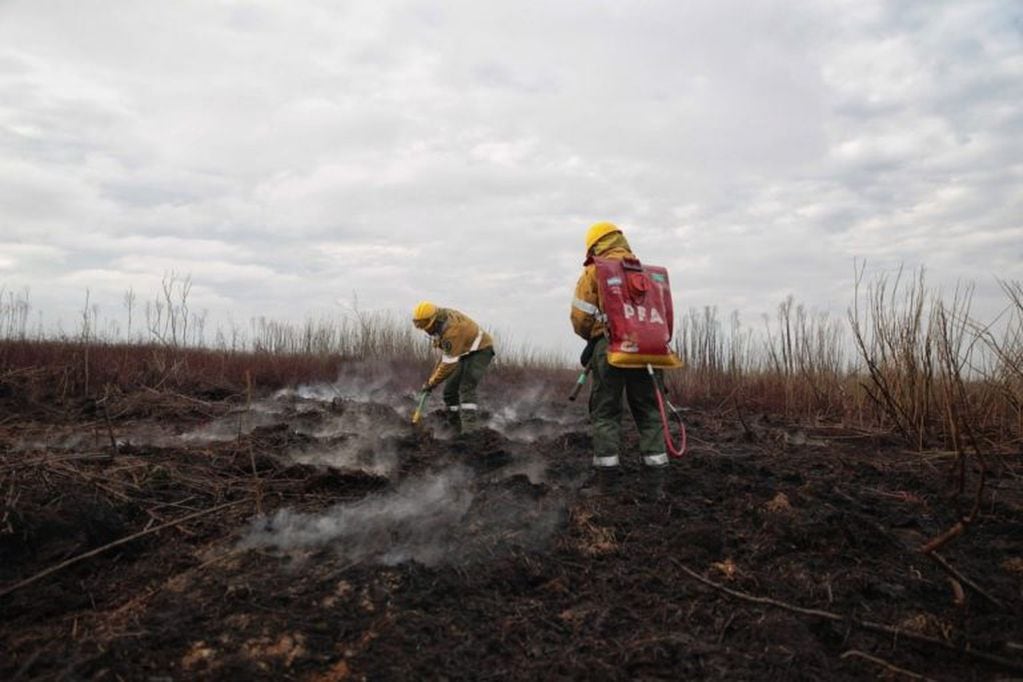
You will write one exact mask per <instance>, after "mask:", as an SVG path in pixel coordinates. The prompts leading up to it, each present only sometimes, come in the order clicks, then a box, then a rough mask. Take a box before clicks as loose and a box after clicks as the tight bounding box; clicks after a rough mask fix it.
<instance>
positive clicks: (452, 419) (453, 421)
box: [444, 405, 462, 435]
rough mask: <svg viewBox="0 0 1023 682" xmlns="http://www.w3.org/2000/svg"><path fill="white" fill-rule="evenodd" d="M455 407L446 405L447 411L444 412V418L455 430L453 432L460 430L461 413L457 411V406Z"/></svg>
mask: <svg viewBox="0 0 1023 682" xmlns="http://www.w3.org/2000/svg"><path fill="white" fill-rule="evenodd" d="M454 408H455V409H451V406H448V407H447V411H446V412H445V413H444V419H445V421H447V423H448V424H449V425H450V426H451V428H452V429H454V430H455V434H456V435H457V434H459V433H461V432H462V415H461V413H460V412H459V411H458V406H457V405H455V406H454Z"/></svg>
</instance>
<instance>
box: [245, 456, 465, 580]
mask: <svg viewBox="0 0 1023 682" xmlns="http://www.w3.org/2000/svg"><path fill="white" fill-rule="evenodd" d="M472 500H473V493H472V491H471V489H470V485H469V476H468V473H467V471H466V470H465V469H463V468H461V467H455V468H451V469H447V470H445V471H442V472H440V473H438V474H436V475H433V476H429V477H426V478H419V479H412V480H409V481H407V482H405V483H404V484H402V485H401V486H399V487H398V488H397V489H396V490H394V491H393V492H391V493H387V494H381V495H374V496H370V497H368V498H366V499H364V500H362V501H360V502H358V503H355V504H350V505H349V504H343V505H338V506H335V507H333V508H331V509H329V510H327V511H326V512H325V513H324V514H302V513H297V512H293V511H291V510H290V509H281V510H279V511H278V512H276V513H275V514H274V515H273V516H271V517H261V518H257V519H256V520H255V521H254V522H253V525H252V528H251V529H250V531H249V533H248V535H247V537H246V538H245V539H244V540H242V543H241V546H242V547H245V548H253V547H274V548H277V549H280V550H283V551H290V550H295V549H308V548H316V547H324V546H328V545H329V546H331V547H333V548H334V549H335V550H336V551H337V553H338V554H340V555H341V556H343V557H344V558H345V559H347V560H349V561H363V560H368V559H371V560H373V561H374V562H377V563H382V564H386V565H393V564H397V563H401V562H403V561H408V560H416V561H419V562H421V563H424V564H430V565H432V564H437V563H440V562H441V560H442V558H443V557H444V555H445V554H446V553H447V552H448V551H449V548H450V547H451V546H452V545H453V544H455V541H456V538H454V537H453V534H455V533H456V531H457V528H458V527H459V522H460V521H461V519H462V518H463V517H464V516H465V513H466V511H468V509H469V506H470V505H471V504H472Z"/></svg>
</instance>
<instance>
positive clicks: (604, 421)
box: [572, 223, 681, 471]
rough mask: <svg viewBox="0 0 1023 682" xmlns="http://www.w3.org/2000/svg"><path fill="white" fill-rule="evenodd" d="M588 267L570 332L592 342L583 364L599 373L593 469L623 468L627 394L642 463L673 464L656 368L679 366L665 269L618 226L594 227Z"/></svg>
mask: <svg viewBox="0 0 1023 682" xmlns="http://www.w3.org/2000/svg"><path fill="white" fill-rule="evenodd" d="M583 265H584V269H583V273H582V275H581V276H580V277H579V282H578V283H577V284H576V287H575V298H574V299H573V301H572V327H573V328H574V329H575V333H576V334H578V335H579V336H581V337H582V338H583V339H585V340H586V350H584V351H583V354H582V357H581V358H580V361H581V362H582V364H583V365H584V366H587V367H589V369H590V371H591V373H592V376H593V388H592V389H591V391H590V406H589V407H590V423H591V426H592V433H593V466H594V467H595V468H596V469H598V470H605V471H611V470H615V469H616V468H617V467H618V465H619V450H620V449H621V421H622V393H623V392H624V393H625V397H626V399H627V400H628V403H629V410H630V411H631V412H632V417H633V419H635V421H636V428H637V429H638V431H639V449H640V454H641V455H642V457H643V463H644V464H645V465H646V466H648V467H655V468H657V467H664V466H667V464H668V453H667V452H666V443H665V434H664V432H663V431H662V422H661V413H660V410H659V409H658V394H657V388H656V386H655V384H654V381H655V379H656V378H659V377H655V372H654V368H655V367H679V366H681V362H680V361H679V360H678V358H677V357H675V355H674V354H673V353H671V351H670V349H669V346H668V344H669V342H670V340H671V333H672V325H673V322H674V320H673V317H674V313H673V310H672V305H671V289H670V284H669V283H668V276H667V272H666V271H665V270H664V268H659V267H648V266H644V265H642V264H640V262H639V260H638V259H637V258H636V256H635V255H633V253H632V250H631V249H630V248H629V243H628V242H627V241H626V240H625V235H624V234H622V231H621V230H619V229H618V227H616V226H615V225H613V224H612V223H596V224H595V225H593V226H592V227H590V229H589V231H588V232H587V233H586V261H585V263H584V264H583Z"/></svg>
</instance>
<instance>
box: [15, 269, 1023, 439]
mask: <svg viewBox="0 0 1023 682" xmlns="http://www.w3.org/2000/svg"><path fill="white" fill-rule="evenodd" d="M1001 284H1002V288H1003V290H1004V292H1005V294H1006V297H1007V306H1006V310H1005V312H1004V313H1003V315H1002V316H1001V317H1000V318H999V319H998V320H995V321H978V320H976V319H974V318H973V316H972V311H971V303H972V288H970V287H969V286H964V287H960V288H958V289H956V290H955V291H953V292H952V294H951V296H945V297H942V296H941V295H940V294H939V293H938V292H935V291H933V290H930V289H929V288H928V287H927V285H926V282H925V277H924V273H923V271H918V272H914V273H905V272H902V271H899V272H897V273H895V274H894V275H893V276H885V275H882V276H879V277H877V278H876V279H875V280H873V281H871V282H864V281H863V270H862V269H861V270H860V271H859V272H858V276H857V278H856V287H855V290H854V292H853V302H852V305H851V306H850V310H849V318H848V320H847V321H842V320H838V319H834V318H831V317H829V316H828V315H826V314H823V313H817V312H813V311H809V310H807V309H806V308H805V307H804V306H802V305H799V304H797V303H796V301H795V300H794V299H793V298H792V297H789V298H787V299H786V300H784V301H782V302H781V303H780V304H779V306H778V308H777V311H776V313H775V314H774V315H773V316H765V317H764V319H763V326H762V327H760V328H750V327H746V326H743V325H742V324H741V323H740V320H739V317H738V316H737V315H734V314H733V315H732V316H731V317H730V318H729V319H728V320H727V321H722V320H721V319H719V317H718V313H717V310H716V309H715V308H704V309H702V310H693V309H691V310H689V311H687V312H685V313H684V314H682V315H681V316H680V317H679V319H678V322H677V326H676V335H675V337H676V338H675V347H676V351H677V352H678V354H679V355H680V356H681V357H682V358H683V360H684V361H685V363H686V369H685V370H683V371H679V372H671V373H669V374H668V377H667V382H668V386H669V389H670V390H671V392H672V394H673V396H674V402H676V403H677V404H680V405H690V406H699V407H706V408H711V409H724V410H735V411H739V412H740V413H741V412H771V413H776V414H783V415H786V416H788V417H791V418H797V419H803V420H809V421H814V420H823V421H829V422H840V423H843V424H846V425H849V426H856V427H863V428H870V429H874V430H879V431H890V432H892V433H894V434H898V435H899V436H900V437H901V438H903V440H904V441H905V442H906V443H907V444H908V445H910V446H911V447H914V448H916V449H921V450H924V449H930V448H939V449H945V450H950V451H953V452H956V453H959V454H960V455H961V454H962V453H965V452H966V451H970V452H973V453H977V452H980V451H986V450H991V449H992V448H994V447H996V446H998V447H1003V446H1007V447H1016V448H1018V446H1019V444H1020V442H1021V439H1023V284H1021V283H1019V282H1011V281H1010V282H1001ZM189 289H190V282H189V280H188V279H187V278H180V277H178V276H175V275H170V276H168V277H167V278H165V282H164V287H163V291H162V292H161V293H160V295H159V296H157V297H156V298H155V299H154V300H152V301H150V302H149V303H147V304H146V305H145V306H144V308H143V306H138V305H137V304H136V303H135V297H134V294H133V293H131V292H129V293H128V294H126V296H125V307H126V309H127V310H128V311H129V313H133V311H135V309H136V308H138V309H140V310H142V309H144V310H145V315H144V316H143V315H139V314H138V313H134V317H135V318H142V317H144V320H139V319H136V321H135V322H132V321H129V324H128V334H127V336H124V335H123V334H121V333H120V330H119V329H117V327H116V325H113V324H111V323H109V322H107V323H104V322H103V321H101V320H100V319H99V316H98V312H97V309H96V307H95V306H92V305H91V304H90V302H89V297H88V294H87V295H86V299H85V305H84V306H83V310H82V315H81V320H80V323H79V329H78V330H77V332H76V333H74V334H73V335H66V334H49V335H47V334H44V333H43V332H42V331H40V330H36V331H32V330H30V329H29V327H28V321H29V320H30V319H31V306H30V305H29V302H28V294H27V292H25V293H16V292H12V291H7V290H3V289H0V395H2V393H3V392H4V391H6V392H8V393H10V392H11V391H18V392H19V393H22V394H25V395H26V396H28V397H33V396H34V397H36V398H37V399H42V398H43V397H46V398H49V399H55V400H57V401H63V400H68V399H82V398H89V397H93V398H95V397H101V396H102V395H104V394H105V393H106V392H108V391H110V390H111V389H118V390H125V391H126V390H133V389H137V388H140V387H148V388H155V389H158V390H170V391H178V392H182V393H196V394H218V393H225V392H227V393H241V392H243V391H244V390H246V387H247V386H249V385H252V386H255V387H256V388H257V389H261V390H271V389H275V388H280V387H283V386H288V385H294V384H298V383H303V382H316V381H324V382H332V381H335V380H337V379H338V377H339V376H343V374H344V371H343V370H344V368H345V366H346V365H349V364H351V363H353V362H360V363H363V364H366V363H367V362H368V363H371V364H372V363H379V364H380V370H381V371H386V372H390V373H392V374H396V375H400V376H402V377H410V380H411V381H413V382H414V381H415V379H414V377H419V376H420V375H425V373H426V372H427V371H428V370H429V366H430V364H431V363H432V362H433V361H434V358H433V351H432V349H431V348H430V346H429V342H428V340H427V338H426V337H425V336H424V335H423V334H421V333H419V332H417V331H416V330H414V329H413V328H412V327H411V326H410V325H408V324H407V323H406V321H405V320H403V319H397V318H396V317H395V316H393V315H391V314H389V313H380V312H372V313H366V312H361V311H359V310H358V309H353V310H352V311H351V312H350V313H349V314H347V315H343V316H340V317H337V318H329V319H328V318H324V319H319V320H308V321H306V322H305V323H301V324H293V323H284V322H277V321H273V320H268V319H266V318H258V319H255V320H252V321H251V324H250V326H249V331H248V332H244V333H243V331H242V330H241V329H239V328H237V327H234V326H233V327H232V328H231V329H230V330H228V331H227V332H225V331H223V330H222V329H219V328H218V329H217V330H216V331H215V332H214V333H213V334H212V335H211V334H209V333H208V331H207V329H206V326H207V325H206V320H205V316H197V315H195V314H194V313H193V312H192V311H190V310H189V308H188V303H187V296H188V291H189ZM131 319H132V317H131V315H129V320H131ZM100 330H102V331H100ZM211 336H212V340H208V339H209V338H210V337H211ZM496 336H498V339H497V340H498V344H499V347H500V352H499V354H498V357H497V360H496V361H495V366H494V379H493V380H494V381H495V382H500V383H501V385H505V384H511V385H516V384H526V383H536V382H539V383H542V384H544V385H548V386H552V387H555V389H554V390H557V388H556V387H559V386H564V389H565V390H564V393H565V395H566V396H567V395H568V391H569V390H571V387H572V383H573V381H574V378H575V375H576V370H574V369H573V368H572V367H571V365H570V363H567V362H566V361H565V360H564V358H562V357H560V356H558V355H557V354H552V353H548V352H544V351H542V350H539V349H537V348H535V347H533V346H530V345H528V344H525V343H519V344H518V345H516V344H515V342H514V340H512V339H510V338H502V337H501V335H500V334H497V335H496ZM509 346H510V347H509ZM974 456H977V455H976V454H975V455H974Z"/></svg>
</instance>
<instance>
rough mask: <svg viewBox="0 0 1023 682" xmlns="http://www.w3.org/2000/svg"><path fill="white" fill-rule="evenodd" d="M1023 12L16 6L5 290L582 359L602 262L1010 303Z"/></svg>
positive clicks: (837, 294) (2, 191)
mask: <svg viewBox="0 0 1023 682" xmlns="http://www.w3.org/2000/svg"><path fill="white" fill-rule="evenodd" d="M1021 48H1023V2H1018V1H1017V0H1002V1H987V2H985V1H980V0H978V1H976V2H971V1H962V2H940V1H933V0H928V1H920V2H897V1H883V2H881V1H877V2H874V1H870V0H849V1H846V0H840V1H839V0H836V1H827V2H825V1H823V0H821V1H811V0H784V1H778V2H768V1H764V2H749V1H748V0H747V1H742V2H739V1H735V2H732V1H727V0H712V1H711V0H708V1H692V0H687V1H686V2H680V1H678V0H664V1H655V0H651V1H642V0H632V1H626V0H621V1H620V2H607V1H605V2H600V1H595V0H574V1H569V0H565V1H553V0H542V1H535V2H534V1H529V0H516V2H487V1H483V0H460V1H449V2H426V1H413V0H409V1H392V0H364V1H360V2H344V1H336V0H320V1H316V0H287V1H285V0H275V1H271V0H262V1H257V2H228V1H222V2H214V1H212V0H195V1H187V0H175V1H173V2H138V1H131V2H128V1H123V2H122V1H119V0H96V1H90V0H66V1H57V0H0V287H4V288H6V290H7V291H11V290H23V289H25V288H28V289H29V291H30V299H31V302H32V306H33V309H34V310H36V311H42V313H43V314H44V316H45V317H46V319H47V320H49V321H51V322H52V321H53V320H56V319H65V320H68V321H70V322H69V323H68V324H66V325H65V326H66V327H73V326H74V319H75V316H76V314H78V313H76V311H80V310H81V308H82V305H83V302H84V300H85V292H86V290H88V291H89V293H90V300H91V302H92V303H93V304H96V305H99V306H100V313H101V315H102V316H105V317H117V316H119V315H121V314H122V313H123V303H122V301H123V298H124V293H125V292H126V291H127V290H128V289H129V288H131V289H133V290H134V291H135V292H136V294H137V296H138V298H139V300H140V301H144V300H146V299H150V298H152V297H153V296H155V295H156V293H157V292H158V291H159V287H160V281H161V279H162V277H163V276H164V275H165V273H168V272H171V271H174V272H177V273H181V274H188V275H190V276H191V278H192V282H193V289H192V292H191V295H190V299H189V303H190V305H191V307H192V309H193V310H198V309H207V310H208V311H209V316H210V319H211V321H213V322H214V323H215V322H216V321H218V320H221V321H222V320H226V319H228V316H229V315H230V316H231V317H230V319H233V320H235V321H236V322H237V321H241V322H244V323H246V324H247V321H248V319H249V318H250V317H252V316H259V315H263V316H268V317H271V318H276V319H281V320H296V321H301V320H302V319H305V318H306V317H319V316H321V315H324V314H335V313H340V312H343V310H344V308H343V306H342V304H341V303H339V299H341V301H342V302H343V301H345V300H349V299H351V297H352V295H353V293H355V294H357V296H358V301H359V305H360V307H361V308H363V309H366V310H369V309H386V310H394V311H397V312H398V313H400V314H402V315H407V314H408V312H409V311H410V310H411V307H412V306H413V305H414V304H415V303H416V302H417V301H418V300H419V299H423V298H427V299H432V300H434V301H436V302H437V303H439V304H441V305H449V306H452V307H456V308H459V309H462V310H463V311H465V312H467V313H469V314H470V315H471V316H473V317H475V318H477V319H478V320H480V321H481V322H484V323H485V324H487V325H488V326H491V327H496V328H498V329H501V330H504V331H505V333H506V335H507V334H513V336H514V337H515V339H516V341H517V342H528V343H530V344H531V345H533V346H537V347H542V348H552V349H565V350H568V349H571V350H575V349H576V347H577V344H576V342H575V340H574V337H573V336H572V332H571V327H570V325H569V323H568V309H569V304H570V300H571V294H572V289H573V286H574V284H575V280H576V278H577V277H578V274H579V270H580V264H581V261H582V258H583V236H584V233H585V231H586V228H587V227H588V225H589V224H590V223H592V222H594V221H598V220H611V221H614V222H616V223H618V224H619V225H620V226H621V227H622V228H623V229H624V230H625V232H626V235H627V237H628V238H629V240H630V242H631V243H632V246H633V248H634V250H635V251H636V252H637V254H638V255H639V256H640V257H641V258H642V259H644V260H646V261H649V262H651V263H656V264H661V265H666V266H667V267H669V268H670V271H671V273H672V278H673V288H674V292H675V297H676V307H677V308H682V309H684V308H688V307H690V306H704V305H717V306H718V307H719V309H720V310H721V311H722V313H723V315H727V314H728V313H729V312H731V311H732V310H739V311H741V312H742V313H743V314H744V315H747V316H750V319H753V320H756V319H757V316H758V315H759V314H760V313H764V312H771V311H773V310H774V309H775V308H776V306H777V304H778V302H780V301H781V300H782V299H784V298H785V296H787V295H788V294H793V295H794V296H795V297H796V299H797V300H798V301H801V302H803V303H805V304H806V305H807V306H810V307H814V308H817V309H819V310H830V311H832V312H833V313H834V314H836V315H839V316H842V315H844V313H845V310H846V309H847V307H848V306H849V305H850V303H851V301H852V293H853V286H852V283H853V271H854V266H853V261H854V259H855V258H859V259H866V262H867V265H868V272H875V271H879V270H882V271H883V270H889V269H891V268H894V267H896V266H897V265H898V264H899V263H904V264H906V265H907V266H908V267H918V266H921V265H924V266H926V267H927V269H928V273H929V279H930V281H931V283H932V284H934V285H936V286H937V285H944V286H953V285H954V283H955V282H956V280H972V281H974V282H975V283H976V285H977V288H978V294H977V300H976V305H975V312H977V313H978V314H980V315H991V314H994V313H995V312H997V310H998V309H999V308H1000V306H1001V305H1002V297H1001V295H1000V294H999V290H998V285H997V282H996V280H995V278H996V277H1001V278H1007V279H1016V280H1019V279H1023V49H1021Z"/></svg>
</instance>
